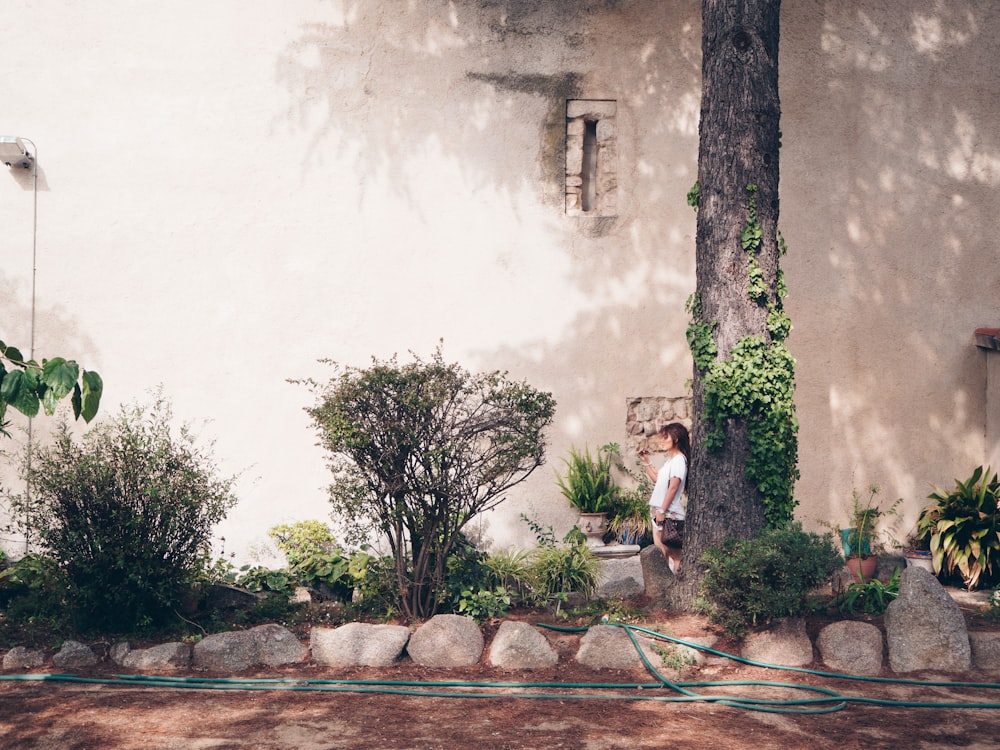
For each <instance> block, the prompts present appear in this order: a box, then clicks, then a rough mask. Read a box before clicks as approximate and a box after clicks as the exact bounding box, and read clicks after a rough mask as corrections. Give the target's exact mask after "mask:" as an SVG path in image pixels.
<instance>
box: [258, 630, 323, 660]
mask: <svg viewBox="0 0 1000 750" xmlns="http://www.w3.org/2000/svg"><path fill="white" fill-rule="evenodd" d="M250 632H251V633H253V634H254V638H256V639H257V644H258V652H257V663H258V664H263V665H265V666H268V667H278V666H281V665H282V664H296V663H298V662H300V661H302V660H303V659H305V658H306V656H308V654H309V649H308V648H306V646H305V645H304V644H303V643H301V642H300V641H299V639H298V638H296V637H295V634H294V633H293V632H292V631H291V630H289V629H288V628H286V627H283V626H281V625H278V624H276V623H268V624H267V625H258V626H257V627H255V628H251V630H250Z"/></svg>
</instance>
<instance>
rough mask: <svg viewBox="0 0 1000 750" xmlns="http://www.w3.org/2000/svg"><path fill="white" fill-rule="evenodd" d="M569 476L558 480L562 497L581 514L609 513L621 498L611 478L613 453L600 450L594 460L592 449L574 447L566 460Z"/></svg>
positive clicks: (564, 460)
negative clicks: (580, 449)
mask: <svg viewBox="0 0 1000 750" xmlns="http://www.w3.org/2000/svg"><path fill="white" fill-rule="evenodd" d="M563 463H564V464H565V465H566V473H565V474H564V475H562V476H557V477H556V481H557V483H558V485H559V490H560V491H561V492H562V494H563V497H565V498H566V499H567V500H569V503H570V505H572V506H573V507H574V508H576V509H577V510H578V511H580V512H581V513H607V512H608V511H610V510H611V509H612V508H613V507H614V506H615V503H616V502H617V499H618V487H617V486H616V485H615V481H614V478H613V477H612V476H611V466H612V460H611V454H610V452H609V451H608V450H607V449H606V448H601V449H600V450H598V452H597V456H596V457H594V456H592V455H591V453H590V449H589V448H584V450H583V451H582V452H580V451H578V450H576V449H575V448H571V449H570V452H569V458H567V459H563Z"/></svg>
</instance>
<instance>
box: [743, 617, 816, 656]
mask: <svg viewBox="0 0 1000 750" xmlns="http://www.w3.org/2000/svg"><path fill="white" fill-rule="evenodd" d="M742 655H743V658H744V659H750V660H751V661H756V662H761V663H763V664H774V665H776V666H780V667H804V666H805V665H806V664H810V663H812V660H813V646H812V641H811V640H809V634H808V633H806V622H805V620H802V619H800V618H798V617H788V618H783V619H780V620H775V621H774V622H773V623H772V624H771V626H770V627H768V628H767V629H766V630H760V631H757V632H754V633H751V634H750V635H748V636H747V637H746V640H745V641H744V642H743V654H742Z"/></svg>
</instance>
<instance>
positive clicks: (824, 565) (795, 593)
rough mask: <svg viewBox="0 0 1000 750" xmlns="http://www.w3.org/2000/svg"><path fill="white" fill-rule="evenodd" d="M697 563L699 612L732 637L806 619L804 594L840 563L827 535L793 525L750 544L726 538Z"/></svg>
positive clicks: (763, 533)
mask: <svg viewBox="0 0 1000 750" xmlns="http://www.w3.org/2000/svg"><path fill="white" fill-rule="evenodd" d="M701 562H702V564H703V565H704V566H705V576H704V577H703V578H702V581H701V589H700V595H701V597H702V601H701V602H700V608H701V609H702V610H703V611H704V612H705V613H706V614H708V616H709V618H710V619H711V620H712V622H715V623H717V624H718V625H721V626H722V627H723V628H724V629H725V630H726V632H727V633H729V634H730V635H733V636H741V635H743V634H744V633H746V631H747V629H748V628H749V627H751V626H755V625H765V624H767V623H769V622H770V621H771V620H773V619H775V618H778V617H794V616H799V615H803V614H805V613H806V612H807V611H808V609H809V604H808V595H809V593H810V592H811V591H812V590H813V589H814V588H815V587H816V586H817V585H819V584H820V583H822V582H823V581H825V580H826V579H828V578H829V577H830V575H831V574H832V573H833V571H834V570H836V569H837V568H839V567H840V566H841V565H842V564H843V560H842V559H841V557H840V553H839V552H838V551H837V550H836V548H835V547H834V546H833V538H832V536H831V535H830V534H824V535H823V536H820V535H818V534H814V533H811V532H805V531H803V530H802V525H801V524H799V523H797V522H793V523H790V524H788V525H787V526H784V527H781V528H767V529H764V530H763V531H761V533H760V534H759V535H758V536H757V537H756V538H755V539H752V540H750V541H742V540H735V539H727V540H725V541H724V542H723V544H722V546H721V547H712V548H709V549H708V550H706V551H705V554H704V555H703V556H702V559H701Z"/></svg>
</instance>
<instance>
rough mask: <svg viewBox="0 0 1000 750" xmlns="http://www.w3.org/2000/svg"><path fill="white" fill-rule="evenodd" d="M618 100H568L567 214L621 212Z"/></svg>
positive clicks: (614, 213) (585, 214)
mask: <svg viewBox="0 0 1000 750" xmlns="http://www.w3.org/2000/svg"><path fill="white" fill-rule="evenodd" d="M617 114H618V103H617V102H615V101H613V100H610V99H570V100H568V101H567V102H566V214H567V215H569V216H601V217H603V216H617V215H618V129H617V127H616V122H615V117H616V115H617Z"/></svg>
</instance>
